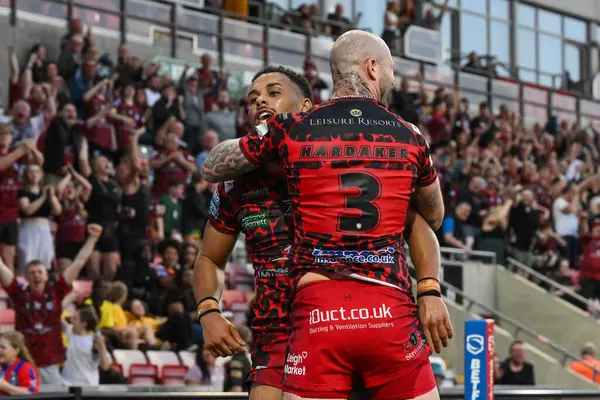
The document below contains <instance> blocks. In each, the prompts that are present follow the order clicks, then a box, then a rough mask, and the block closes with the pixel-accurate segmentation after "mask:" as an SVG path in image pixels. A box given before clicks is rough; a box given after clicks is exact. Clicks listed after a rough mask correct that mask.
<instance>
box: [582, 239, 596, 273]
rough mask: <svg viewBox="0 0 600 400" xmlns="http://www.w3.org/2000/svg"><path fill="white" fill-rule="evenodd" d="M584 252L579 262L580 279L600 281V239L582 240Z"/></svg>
mask: <svg viewBox="0 0 600 400" xmlns="http://www.w3.org/2000/svg"><path fill="white" fill-rule="evenodd" d="M581 244H582V246H583V252H582V257H581V261H580V262H579V278H580V279H594V280H600V237H594V236H586V237H583V238H581Z"/></svg>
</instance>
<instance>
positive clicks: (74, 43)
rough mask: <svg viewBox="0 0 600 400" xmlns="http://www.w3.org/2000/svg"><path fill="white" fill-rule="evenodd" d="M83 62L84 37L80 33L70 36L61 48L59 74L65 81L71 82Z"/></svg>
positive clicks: (57, 63) (58, 65)
mask: <svg viewBox="0 0 600 400" xmlns="http://www.w3.org/2000/svg"><path fill="white" fill-rule="evenodd" d="M82 62H83V37H82V36H81V35H80V34H74V35H72V36H70V38H69V40H68V43H67V44H66V45H65V46H64V47H63V48H62V49H61V52H60V55H59V56H58V61H57V62H56V66H57V67H58V74H59V75H60V76H62V77H63V79H64V80H65V82H69V83H70V82H71V81H72V79H73V78H74V76H75V72H76V71H77V70H78V69H79V66H80V65H81V64H82Z"/></svg>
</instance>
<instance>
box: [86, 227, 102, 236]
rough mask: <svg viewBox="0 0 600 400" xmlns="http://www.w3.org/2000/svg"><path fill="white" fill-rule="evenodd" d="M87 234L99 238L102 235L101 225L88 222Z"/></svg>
mask: <svg viewBox="0 0 600 400" xmlns="http://www.w3.org/2000/svg"><path fill="white" fill-rule="evenodd" d="M87 231H88V234H89V235H90V236H91V237H93V238H99V237H100V235H102V227H101V226H100V225H98V224H89V225H88V226H87Z"/></svg>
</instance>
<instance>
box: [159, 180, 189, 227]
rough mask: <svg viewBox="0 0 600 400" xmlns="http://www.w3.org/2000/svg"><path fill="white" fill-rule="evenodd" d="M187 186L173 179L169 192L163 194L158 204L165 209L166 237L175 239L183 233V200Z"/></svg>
mask: <svg viewBox="0 0 600 400" xmlns="http://www.w3.org/2000/svg"><path fill="white" fill-rule="evenodd" d="M184 189H185V186H184V184H183V182H181V181H178V180H176V179H173V180H172V181H171V182H170V183H169V192H168V193H165V194H161V195H160V196H159V198H158V203H159V204H160V205H162V206H164V207H165V213H164V216H163V221H164V222H163V224H164V225H163V230H164V236H165V237H167V238H175V237H178V236H180V235H181V232H182V207H181V199H182V198H183V195H184V193H185V192H184Z"/></svg>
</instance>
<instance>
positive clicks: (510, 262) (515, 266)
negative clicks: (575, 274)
mask: <svg viewBox="0 0 600 400" xmlns="http://www.w3.org/2000/svg"><path fill="white" fill-rule="evenodd" d="M506 262H507V265H506V267H507V269H508V270H509V271H511V272H514V273H519V272H521V273H526V274H528V275H529V276H530V279H533V280H535V281H536V283H538V285H539V284H540V282H541V283H543V284H544V285H547V286H548V287H549V288H551V290H553V291H555V292H561V293H562V296H561V297H562V298H569V299H571V300H572V301H574V302H576V303H579V304H581V305H587V304H588V303H589V300H588V299H586V298H585V297H583V296H582V295H580V294H579V293H576V292H574V291H573V290H571V289H570V288H568V287H566V286H564V285H561V284H560V283H558V282H556V281H555V280H553V279H550V278H548V277H547V276H545V275H543V274H540V273H539V272H537V271H536V270H534V269H532V268H530V267H528V266H526V265H525V264H523V263H521V262H519V261H518V260H515V259H514V258H512V257H507V258H506ZM591 315H592V317H594V318H598V317H599V316H600V310H595V311H594V313H593V314H591Z"/></svg>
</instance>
